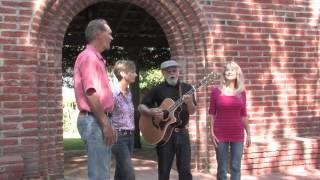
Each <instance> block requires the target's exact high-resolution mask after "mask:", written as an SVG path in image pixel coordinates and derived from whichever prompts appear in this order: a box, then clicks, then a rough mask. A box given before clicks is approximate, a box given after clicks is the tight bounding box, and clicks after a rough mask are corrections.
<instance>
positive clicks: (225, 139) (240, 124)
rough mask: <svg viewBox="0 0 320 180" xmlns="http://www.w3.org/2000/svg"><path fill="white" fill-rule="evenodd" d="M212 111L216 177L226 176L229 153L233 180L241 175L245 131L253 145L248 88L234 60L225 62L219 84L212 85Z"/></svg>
mask: <svg viewBox="0 0 320 180" xmlns="http://www.w3.org/2000/svg"><path fill="white" fill-rule="evenodd" d="M209 114H210V115H211V117H212V120H211V135H212V140H213V144H214V146H215V148H216V156H217V158H216V159H217V164H218V169H217V179H218V180H225V179H227V172H228V167H229V166H228V162H229V161H228V159H229V158H228V156H229V155H230V163H231V164H230V170H231V180H240V178H241V158H242V151H243V144H244V139H245V135H244V130H245V131H246V134H247V136H246V145H247V146H249V145H250V142H251V140H250V130H249V125H248V122H247V118H246V116H247V110H246V92H245V89H244V79H243V73H242V70H241V68H240V66H239V65H238V64H237V63H235V62H233V61H231V62H227V63H225V65H224V69H223V72H222V74H221V81H220V86H219V87H215V88H213V89H212V92H211V96H210V107H209Z"/></svg>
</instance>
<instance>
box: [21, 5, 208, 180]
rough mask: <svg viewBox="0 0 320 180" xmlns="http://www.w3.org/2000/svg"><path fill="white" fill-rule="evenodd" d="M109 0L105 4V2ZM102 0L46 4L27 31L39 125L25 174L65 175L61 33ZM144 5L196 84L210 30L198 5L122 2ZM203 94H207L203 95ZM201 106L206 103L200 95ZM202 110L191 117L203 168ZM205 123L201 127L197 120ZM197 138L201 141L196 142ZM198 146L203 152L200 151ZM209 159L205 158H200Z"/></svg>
mask: <svg viewBox="0 0 320 180" xmlns="http://www.w3.org/2000/svg"><path fill="white" fill-rule="evenodd" d="M106 1H108V0H106ZM98 2H104V1H102V0H70V1H58V0H53V1H47V2H46V3H43V4H36V6H37V8H38V11H36V12H35V13H34V15H33V16H32V22H31V26H30V27H29V41H30V42H29V43H30V44H31V46H33V48H34V49H35V50H36V51H35V54H34V56H35V58H34V64H35V67H36V69H35V72H34V76H35V79H36V80H35V84H34V85H35V88H38V92H37V96H35V97H34V98H35V102H36V108H35V109H34V114H36V117H34V119H33V122H34V123H35V124H37V125H38V127H39V128H38V132H36V133H37V136H38V144H37V147H36V148H35V149H34V151H33V152H32V153H31V154H32V155H31V154H29V153H24V155H23V157H24V164H25V171H24V174H25V176H33V175H41V176H53V175H61V174H63V141H62V140H63V137H62V133H63V130H62V95H61V87H62V82H61V77H62V73H61V72H62V69H61V68H62V66H61V63H62V62H61V61H62V52H61V50H62V46H63V39H64V34H65V32H66V30H67V28H68V26H69V23H70V22H71V20H72V19H73V17H75V16H76V15H77V14H78V13H79V12H81V11H82V10H83V9H85V8H87V7H88V6H90V5H93V4H95V3H98ZM123 2H127V3H132V4H135V5H137V6H139V7H142V8H144V9H145V10H146V12H148V13H149V14H150V15H151V16H153V17H154V18H155V19H156V20H157V21H158V23H159V24H160V26H161V28H162V29H163V31H164V32H165V34H166V38H167V40H168V42H169V47H170V50H171V54H172V57H173V58H175V59H177V60H178V61H179V62H180V63H181V64H182V67H183V68H182V71H183V74H184V79H185V80H186V81H189V82H195V81H196V80H198V79H200V78H202V76H203V73H204V72H207V71H208V70H207V52H206V51H207V50H208V49H209V48H208V47H209V46H210V44H209V43H210V42H209V41H207V40H206V37H205V36H206V34H207V35H209V28H208V26H207V25H206V24H204V23H203V22H206V21H205V20H204V17H203V16H202V14H201V9H200V6H199V5H198V2H193V1H175V0H169V1H167V0H157V1H149V0H133V1H129V0H123ZM202 95H203V96H206V91H205V92H204V93H202ZM199 100H200V102H199V104H204V105H205V104H206V103H207V102H206V99H205V98H200V97H199ZM205 109H206V106H202V107H199V111H198V113H197V114H196V115H195V116H194V117H192V119H193V120H197V121H191V124H190V128H192V129H194V132H195V133H194V134H193V135H192V144H193V156H192V157H193V167H194V168H197V169H201V168H202V169H203V168H207V167H205V165H207V164H208V162H203V161H200V158H199V156H200V155H201V156H203V154H199V153H198V152H199V151H200V150H201V149H202V152H203V151H204V152H208V147H204V146H203V145H200V144H199V143H200V142H203V140H207V139H208V138H207V126H206V115H205V114H206V113H201V112H203V110H205ZM201 121H202V122H205V123H199V122H201ZM200 137H201V139H203V140H200ZM200 148H201V149H200ZM202 159H207V158H202Z"/></svg>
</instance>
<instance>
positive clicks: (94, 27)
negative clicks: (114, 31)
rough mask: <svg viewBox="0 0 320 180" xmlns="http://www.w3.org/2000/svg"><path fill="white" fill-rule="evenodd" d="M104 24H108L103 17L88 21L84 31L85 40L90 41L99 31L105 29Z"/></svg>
mask: <svg viewBox="0 0 320 180" xmlns="http://www.w3.org/2000/svg"><path fill="white" fill-rule="evenodd" d="M105 25H108V23H107V21H106V20H104V19H95V20H92V21H90V22H89V24H88V26H87V28H86V31H85V36H86V40H87V42H88V43H90V42H91V41H92V40H93V39H94V38H95V37H96V35H97V34H98V33H99V32H104V31H107V29H106V27H105Z"/></svg>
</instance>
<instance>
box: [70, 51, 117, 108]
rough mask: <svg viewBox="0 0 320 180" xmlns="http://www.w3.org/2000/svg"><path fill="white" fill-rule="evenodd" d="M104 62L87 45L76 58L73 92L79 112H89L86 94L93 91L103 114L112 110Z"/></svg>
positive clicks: (98, 54) (111, 99)
mask: <svg viewBox="0 0 320 180" xmlns="http://www.w3.org/2000/svg"><path fill="white" fill-rule="evenodd" d="M105 63H106V61H105V60H104V59H103V57H102V56H101V54H100V53H99V52H98V51H97V50H96V49H95V48H94V47H93V46H92V45H87V46H86V49H85V50H83V51H82V52H81V53H80V54H79V55H78V57H77V60H76V63H75V65H74V76H73V78H74V90H75V96H76V101H77V106H78V109H79V110H80V111H82V110H85V111H89V112H91V109H90V106H89V104H88V100H87V97H86V92H87V91H88V90H89V89H95V91H96V93H97V94H98V96H99V98H100V103H101V105H102V107H103V110H104V111H105V112H111V111H112V110H113V98H112V91H111V87H110V85H109V80H108V75H107V73H106V70H105Z"/></svg>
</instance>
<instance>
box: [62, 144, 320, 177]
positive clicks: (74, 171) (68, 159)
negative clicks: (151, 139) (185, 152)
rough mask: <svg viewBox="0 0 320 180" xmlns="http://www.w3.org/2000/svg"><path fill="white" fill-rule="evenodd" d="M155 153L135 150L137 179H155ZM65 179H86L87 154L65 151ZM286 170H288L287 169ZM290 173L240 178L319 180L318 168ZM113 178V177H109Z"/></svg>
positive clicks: (176, 175)
mask: <svg viewBox="0 0 320 180" xmlns="http://www.w3.org/2000/svg"><path fill="white" fill-rule="evenodd" d="M155 158H156V154H155V151H154V149H153V148H152V149H151V148H143V149H141V150H135V153H134V157H133V159H132V161H133V163H134V167H135V173H136V179H137V180H157V179H158V176H157V162H156V160H155ZM111 166H112V169H111V177H113V174H114V161H113V162H112V165H111ZM64 169H65V172H64V176H65V180H86V179H87V156H86V155H84V154H83V152H79V153H74V152H73V153H71V154H70V153H65V167H64ZM287 171H288V170H287ZM289 172H290V173H281V172H279V173H272V174H266V175H259V176H250V175H243V176H242V178H241V179H242V180H320V170H319V169H301V168H292V170H291V171H289ZM192 174H193V179H194V180H212V179H216V178H215V175H213V174H205V173H200V172H193V173H192ZM111 179H113V178H111ZM170 180H178V173H177V171H175V170H174V169H173V170H172V171H171V175H170Z"/></svg>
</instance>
